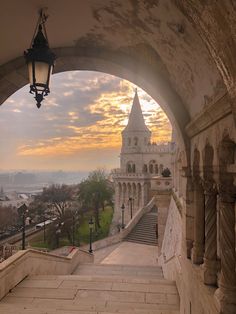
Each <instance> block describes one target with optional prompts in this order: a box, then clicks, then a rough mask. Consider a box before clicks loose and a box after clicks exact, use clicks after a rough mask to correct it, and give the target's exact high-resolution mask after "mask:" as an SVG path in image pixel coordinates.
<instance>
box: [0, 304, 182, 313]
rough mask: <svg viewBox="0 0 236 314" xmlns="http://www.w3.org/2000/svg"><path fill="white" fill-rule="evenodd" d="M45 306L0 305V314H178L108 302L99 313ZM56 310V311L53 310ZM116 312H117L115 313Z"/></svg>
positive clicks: (83, 307)
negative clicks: (127, 307)
mask: <svg viewBox="0 0 236 314" xmlns="http://www.w3.org/2000/svg"><path fill="white" fill-rule="evenodd" d="M46 304H47V306H46V307H45V306H44V305H43V306H42V307H41V306H39V305H37V308H36V307H34V306H30V305H27V306H24V305H23V304H14V305H12V304H3V305H1V304H0V311H1V313H2V314H75V313H76V314H117V313H120V314H136V313H137V314H179V313H180V312H179V311H178V310H168V309H153V307H151V306H150V309H149V308H148V307H144V308H142V309H139V308H138V309H136V308H132V305H130V304H128V306H129V309H128V310H127V309H126V308H124V307H126V304H125V303H120V302H119V304H120V307H119V304H118V305H117V303H115V302H110V303H108V304H107V308H103V309H101V311H99V310H98V309H97V308H91V307H88V308H89V309H87V307H85V306H82V305H80V306H79V307H78V306H76V305H75V306H74V305H71V306H67V305H64V304H62V305H60V307H59V308H57V306H54V305H53V302H47V303H46ZM55 308H56V310H55ZM116 310H118V311H116Z"/></svg>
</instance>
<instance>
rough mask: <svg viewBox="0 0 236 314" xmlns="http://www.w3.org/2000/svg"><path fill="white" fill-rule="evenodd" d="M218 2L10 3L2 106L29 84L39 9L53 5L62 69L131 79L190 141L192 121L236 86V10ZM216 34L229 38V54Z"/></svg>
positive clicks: (2, 28)
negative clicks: (234, 58)
mask: <svg viewBox="0 0 236 314" xmlns="http://www.w3.org/2000/svg"><path fill="white" fill-rule="evenodd" d="M213 2H214V1H213ZM213 2H212V4H211V2H210V1H192V0H189V1H188V0H182V1H181V0H179V1H177V0H176V1H174V0H159V1H158V0H155V1H154V0H86V1H83V0H66V1H65V0H57V1H53V0H31V1H27V0H21V1H17V0H8V1H4V3H2V4H1V12H0V15H1V18H0V35H1V47H2V48H1V50H0V64H1V65H0V79H1V84H0V102H1V103H2V102H3V101H4V100H5V99H6V98H7V97H9V96H10V95H11V94H12V93H13V92H15V91H16V90H17V89H19V88H20V87H22V86H23V85H25V84H26V83H27V78H26V69H25V65H24V59H23V57H22V54H23V51H24V50H25V49H27V48H28V47H29V44H30V41H31V39H32V33H33V29H34V27H35V24H36V20H37V10H38V9H39V8H41V7H47V8H48V14H49V15H50V18H49V19H48V22H47V32H48V37H49V42H50V46H51V47H52V48H53V49H55V51H56V53H57V55H58V59H57V64H56V67H55V71H56V72H60V71H65V70H75V69H83V70H97V71H103V72H107V73H110V74H114V75H117V76H120V77H123V78H126V79H129V80H130V81H132V82H134V83H136V84H137V85H139V86H141V87H142V88H143V89H145V90H146V91H147V92H148V93H149V94H150V95H151V96H152V97H153V98H154V99H155V100H156V101H158V102H159V103H160V105H161V106H162V107H163V109H164V110H165V111H166V113H167V115H168V116H169V118H170V120H171V122H172V123H173V124H174V125H175V126H176V127H177V129H178V130H179V131H180V132H181V134H182V135H183V137H184V128H185V126H186V124H187V123H188V122H189V121H190V120H191V118H193V117H194V116H195V115H196V114H198V113H199V112H201V110H203V109H204V107H205V105H206V104H207V103H209V102H212V101H216V100H217V99H219V98H220V97H222V95H223V94H225V92H226V88H228V89H229V88H231V87H232V83H230V82H232V81H233V82H234V75H235V74H234V73H236V71H235V72H234V73H233V71H232V70H233V68H234V67H235V65H233V64H230V62H229V58H230V56H231V55H232V51H233V49H234V46H235V42H234V40H235V33H236V32H235V28H234V27H235V19H234V17H235V15H232V10H233V12H234V13H235V10H236V9H235V6H234V4H233V2H232V1H230V0H226V1H224V4H222V3H221V4H216V5H215V4H214V3H213ZM212 7H214V10H213V9H212ZM224 10H225V11H224ZM219 12H221V13H219ZM224 12H226V13H227V12H229V13H230V14H228V20H226V19H224V25H222V23H221V24H219V23H220V22H219V21H218V20H217V18H219V19H220V18H221V17H222V15H223V14H224ZM214 19H215V20H214ZM229 23H230V25H233V26H230V27H229ZM219 26H221V28H220V29H219V28H218V29H217V27H219ZM208 28H209V29H208ZM226 31H228V34H227V38H226V39H225V38H224V37H223V35H224V34H225V32H226ZM217 32H218V33H219V38H224V41H223V43H224V45H225V53H224V54H223V53H221V50H220V49H222V47H221V46H220V45H221V44H222V43H219V42H218V41H217V36H218V35H217ZM233 34H234V35H233ZM207 35H209V37H208V36H207ZM231 35H232V36H231ZM233 36H234V37H233ZM217 53H218V55H217ZM220 53H221V54H220ZM231 63H232V62H231ZM230 67H231V68H230Z"/></svg>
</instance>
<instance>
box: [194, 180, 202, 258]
mask: <svg viewBox="0 0 236 314" xmlns="http://www.w3.org/2000/svg"><path fill="white" fill-rule="evenodd" d="M204 207H205V205H204V193H203V189H202V186H201V182H200V178H198V179H195V181H194V242H193V249H192V252H191V253H192V254H191V259H192V261H193V263H194V264H202V263H203V255H204V242H205V234H204V233H205V227H204V225H205V209H204Z"/></svg>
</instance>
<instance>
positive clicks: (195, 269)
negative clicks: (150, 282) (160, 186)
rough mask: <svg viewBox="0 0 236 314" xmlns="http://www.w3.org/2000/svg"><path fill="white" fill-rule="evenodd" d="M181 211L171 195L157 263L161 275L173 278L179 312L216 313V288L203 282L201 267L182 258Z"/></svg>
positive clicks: (183, 254)
mask: <svg viewBox="0 0 236 314" xmlns="http://www.w3.org/2000/svg"><path fill="white" fill-rule="evenodd" d="M183 229H184V228H183V222H182V217H181V213H180V211H179V209H178V207H177V204H176V202H175V200H174V197H173V196H172V197H171V202H170V207H169V213H168V218H167V222H166V228H165V233H164V239H163V245H162V248H161V256H160V258H159V264H160V265H161V266H162V268H163V273H164V277H165V278H167V279H169V280H174V281H176V285H177V288H178V291H179V295H180V313H189V314H216V313H219V312H218V311H217V309H216V306H215V300H214V292H215V290H216V288H214V287H209V286H206V285H204V284H203V281H202V269H201V267H200V266H196V265H193V264H192V263H191V261H190V260H189V259H187V258H186V257H185V244H184V243H185V241H184V237H183Z"/></svg>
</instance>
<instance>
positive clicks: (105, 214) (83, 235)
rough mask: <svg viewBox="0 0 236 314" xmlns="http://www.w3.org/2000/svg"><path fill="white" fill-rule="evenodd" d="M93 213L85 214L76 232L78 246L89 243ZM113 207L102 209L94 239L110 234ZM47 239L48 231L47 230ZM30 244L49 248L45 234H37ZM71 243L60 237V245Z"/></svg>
mask: <svg viewBox="0 0 236 314" xmlns="http://www.w3.org/2000/svg"><path fill="white" fill-rule="evenodd" d="M92 214H93V213H92V212H88V213H85V214H84V217H83V219H82V221H81V222H80V225H79V226H78V228H77V230H76V232H75V244H76V245H77V246H80V245H83V244H86V243H89V225H88V222H89V220H90V217H91V215H92ZM112 216H113V209H112V208H111V207H110V206H107V207H105V209H104V210H101V211H100V225H101V228H100V229H99V231H98V233H97V234H95V232H93V241H96V240H100V239H103V238H105V237H107V236H108V233H109V228H110V224H111V221H112ZM46 239H47V232H46ZM29 244H30V246H32V247H40V248H49V246H48V244H47V243H44V241H43V234H40V235H36V236H35V237H34V238H33V239H32V240H31V241H29ZM65 245H71V243H69V241H68V239H67V238H62V239H60V243H59V246H65Z"/></svg>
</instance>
